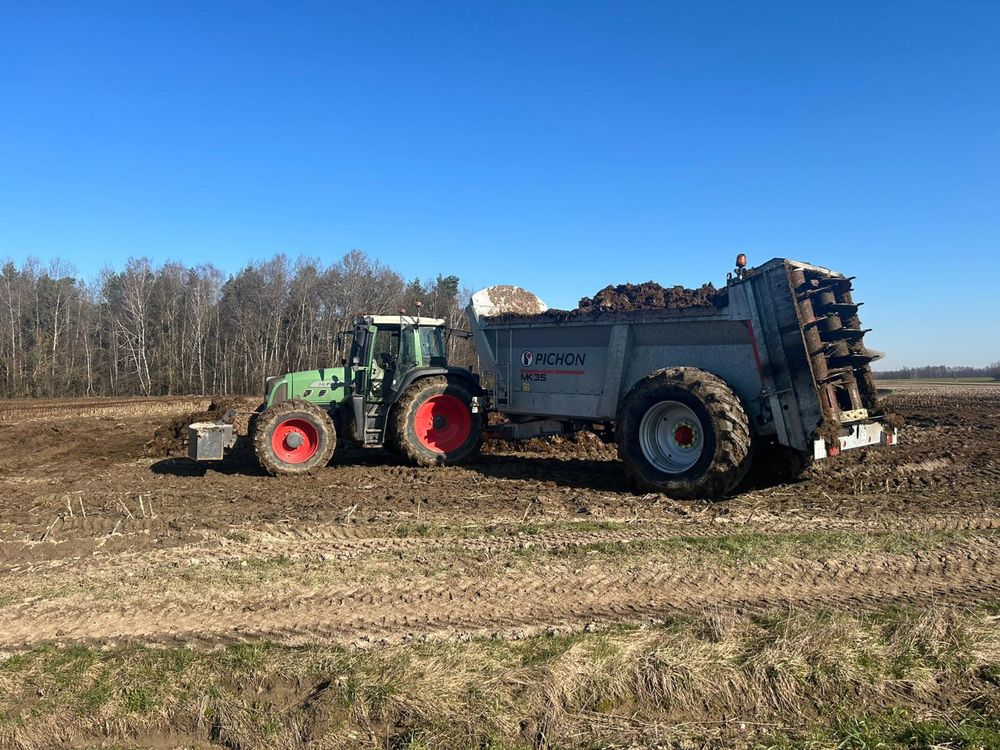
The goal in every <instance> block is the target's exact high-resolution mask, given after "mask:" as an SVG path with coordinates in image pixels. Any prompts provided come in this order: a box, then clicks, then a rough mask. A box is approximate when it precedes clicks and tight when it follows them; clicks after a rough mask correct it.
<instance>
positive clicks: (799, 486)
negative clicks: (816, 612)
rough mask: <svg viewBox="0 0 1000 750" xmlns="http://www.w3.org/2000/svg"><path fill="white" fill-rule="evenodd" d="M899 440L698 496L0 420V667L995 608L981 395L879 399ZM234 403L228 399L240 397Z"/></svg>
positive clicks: (564, 471) (603, 461)
mask: <svg viewBox="0 0 1000 750" xmlns="http://www.w3.org/2000/svg"><path fill="white" fill-rule="evenodd" d="M890 387H891V388H893V391H894V392H893V395H892V396H891V397H890V406H891V407H892V408H893V409H894V410H896V411H898V412H899V413H900V414H901V415H902V416H903V417H904V418H905V419H906V424H905V427H904V428H903V430H902V434H901V439H902V444H901V445H900V446H899V447H897V448H894V449H879V450H870V451H864V452H861V451H858V452H854V453H848V454H845V455H843V456H841V457H839V458H837V459H834V460H829V461H824V462H822V463H820V464H817V465H816V466H814V467H813V468H811V469H810V470H809V471H808V472H807V474H806V475H805V477H804V478H803V479H802V480H801V481H797V482H794V483H786V484H778V485H767V484H758V485H757V486H750V487H745V488H743V489H742V490H741V492H740V493H738V494H737V495H736V496H734V497H733V498H731V499H729V500H727V501H724V502H719V503H715V504H710V505H697V504H690V503H684V502H675V501H672V500H669V499H667V498H665V497H662V496H659V495H646V496H638V495H635V494H632V493H631V492H630V491H629V490H628V488H627V486H626V481H625V475H624V472H623V470H622V467H621V465H620V464H619V462H618V461H617V459H616V457H615V451H614V447H613V446H607V445H605V444H603V443H601V442H600V441H599V440H591V439H583V440H575V441H573V440H562V441H539V442H537V443H535V444H533V446H529V450H528V451H527V452H516V451H514V446H510V445H504V446H501V447H500V448H493V449H492V450H491V451H490V452H487V453H484V454H483V455H481V456H480V457H479V458H477V459H476V460H475V461H474V462H472V463H471V464H469V465H468V466H463V467H452V468H433V469H431V468H427V469H425V468H414V467H410V466H405V465H401V464H400V463H399V462H398V461H397V460H396V459H394V458H393V457H392V456H390V455H389V454H387V453H385V452H383V451H353V452H344V453H342V454H339V455H338V456H337V457H336V458H335V459H334V462H333V463H332V464H331V465H330V466H329V467H328V468H327V469H326V470H324V471H322V472H320V473H318V474H317V475H315V476H312V477H305V478H294V479H292V478H272V477H269V476H266V475H264V474H263V473H262V472H261V471H260V470H259V469H258V468H257V466H256V464H255V463H254V461H253V460H252V457H250V456H249V455H248V453H247V452H246V451H243V452H240V451H237V452H236V453H235V454H234V455H232V456H230V457H229V458H228V459H227V460H226V461H224V462H222V463H219V464H212V465H204V464H195V463H192V462H190V461H188V460H187V459H185V458H181V457H177V456H168V455H149V451H150V450H153V452H154V453H155V452H156V450H157V449H156V446H155V444H154V446H153V447H152V448H150V446H149V441H150V440H151V439H153V437H154V435H155V433H156V431H157V428H159V427H161V426H162V425H165V424H167V425H169V424H170V423H171V422H172V421H173V420H174V419H175V418H177V417H179V416H182V415H184V414H188V413H190V412H194V411H200V410H205V409H206V408H207V407H208V405H209V400H208V399H204V400H201V399H182V398H172V399H152V400H149V399H145V400H144V399H125V400H117V401H110V400H102V399H89V400H75V401H32V402H6V403H3V404H0V445H2V446H3V449H2V451H0V651H11V650H17V649H22V648H26V647H32V646H35V645H38V644H42V643H60V644H66V643H74V642H80V643H90V644H101V645H104V644H118V643H122V642H129V641H139V642H164V643H183V644H191V645H195V646H200V645H208V646H210V645H214V644H218V643H221V642H230V641H234V640H243V639H257V638H267V639H269V640H273V641H277V642H279V643H290V644H298V643H304V642H315V641H320V642H330V643H342V644H349V645H356V646H366V645H369V644H374V643H379V642H390V643H392V642H398V641H405V640H409V639H413V638H420V639H426V638H433V639H440V638H444V639H465V638H469V637H475V636H484V635H486V636H490V635H492V636H496V637H506V638H519V637H523V636H524V635H528V634H534V633H542V632H567V631H578V630H581V629H585V628H593V627H604V626H607V625H609V624H614V623H643V622H650V621H654V622H655V621H658V620H662V619H663V618H666V617H669V616H671V615H673V614H676V613H679V612H701V611H704V610H706V609H710V610H731V611H734V612H747V611H754V610H756V609H766V608H773V607H775V606H777V607H786V606H795V607H800V608H801V607H804V608H816V607H834V608H849V609H851V610H852V611H857V610H863V609H865V608H874V607H882V606H885V605H887V604H892V603H896V602H899V603H914V604H918V605H919V604H923V603H927V604H930V603H935V604H940V603H954V604H962V605H964V604H972V603H976V602H982V601H993V600H996V598H997V595H998V593H1000V555H998V553H1000V531H998V529H1000V508H998V488H1000V450H998V442H997V441H998V436H1000V432H998V429H1000V428H998V425H1000V386H992V385H947V386H939V385H903V384H893V385H891V386H890ZM245 403H246V404H249V402H245Z"/></svg>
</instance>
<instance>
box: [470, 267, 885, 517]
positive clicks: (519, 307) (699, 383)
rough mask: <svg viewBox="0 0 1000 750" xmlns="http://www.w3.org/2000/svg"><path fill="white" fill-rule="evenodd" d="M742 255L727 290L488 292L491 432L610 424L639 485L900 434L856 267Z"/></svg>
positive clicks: (486, 378)
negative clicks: (888, 410)
mask: <svg viewBox="0 0 1000 750" xmlns="http://www.w3.org/2000/svg"><path fill="white" fill-rule="evenodd" d="M741 260H743V259H742V258H741ZM744 265H745V261H744V263H742V264H740V263H738V266H739V267H738V268H737V269H736V271H735V273H733V274H730V277H729V279H728V282H727V284H726V286H725V287H724V288H722V289H718V290H717V289H715V288H714V287H712V286H711V285H705V286H703V287H702V288H701V289H697V290H685V289H683V287H674V288H663V287H659V286H658V285H655V284H646V285H638V286H634V285H623V286H620V287H608V288H607V289H604V290H602V291H601V292H599V293H598V294H597V295H595V296H594V297H593V298H585V299H583V300H581V305H580V307H578V308H577V309H576V310H571V311H565V310H551V309H549V308H548V307H547V306H546V305H545V304H544V303H543V302H542V301H541V300H539V299H538V298H537V297H536V296H534V295H533V294H531V293H530V292H527V291H526V290H523V289H519V288H518V287H512V286H498V287H489V288H487V289H484V290H482V291H480V292H477V293H476V294H475V295H473V297H472V300H471V302H470V304H469V306H468V308H467V310H466V313H467V315H468V318H469V322H470V326H471V331H472V337H473V341H474V343H475V347H476V350H477V353H478V355H479V358H480V363H481V366H482V386H483V389H484V391H485V398H486V404H487V407H488V408H489V409H492V410H495V411H498V412H501V413H502V414H504V415H505V416H506V417H507V418H508V420H509V422H508V423H507V424H504V425H501V426H499V427H498V428H495V430H494V432H495V433H498V434H499V436H501V437H504V438H506V439H524V438H530V437H536V436H540V435H551V434H559V433H563V432H571V431H574V430H576V429H580V428H581V427H584V426H590V425H594V424H595V423H600V424H602V425H604V426H606V427H607V428H608V429H609V431H610V430H611V429H613V431H614V439H615V442H616V443H617V445H618V452H619V455H620V456H621V458H622V460H623V462H624V464H625V469H626V472H627V473H628V475H629V477H630V479H631V481H632V482H633V484H634V486H635V487H636V488H637V489H639V490H641V491H655V492H665V493H667V494H670V495H672V496H674V497H682V498H713V497H718V496H720V495H724V494H726V493H728V492H730V491H731V490H732V489H733V488H734V487H735V486H736V485H737V484H738V483H739V482H740V480H741V479H742V478H743V477H744V475H745V474H746V472H747V471H748V470H749V468H750V465H751V463H752V462H753V461H754V460H759V461H764V460H770V461H775V460H776V461H779V462H781V463H784V464H786V465H787V466H788V467H791V468H792V469H793V470H801V469H802V468H804V467H805V466H807V465H808V463H809V462H811V461H813V460H819V459H823V458H826V457H827V456H833V455H836V454H838V453H839V452H841V451H844V450H852V449H856V448H861V447H866V446H873V445H891V444H894V443H895V442H896V441H897V433H896V431H895V429H893V428H891V427H889V426H888V424H887V415H886V414H885V412H884V410H882V408H881V406H880V404H879V401H878V396H877V391H876V388H875V385H874V382H873V379H872V375H871V369H870V367H869V365H870V363H871V362H872V361H874V360H875V359H877V358H879V357H880V356H881V354H880V353H879V352H876V351H873V350H870V349H868V348H866V347H865V345H864V337H865V334H866V333H867V329H863V328H862V327H861V322H860V319H859V317H858V309H859V307H860V304H861V303H856V302H855V301H854V300H853V297H852V285H851V279H850V278H848V277H846V276H844V275H843V274H841V273H838V272H835V271H832V270H830V269H827V268H822V267H820V266H815V265H811V264H808V263H802V262H800V261H793V260H789V259H783V258H776V259H774V260H771V261H768V262H767V263H765V264H763V265H761V266H759V267H757V268H752V269H747V268H745V267H744ZM765 457H766V458H765Z"/></svg>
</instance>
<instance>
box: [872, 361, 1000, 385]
mask: <svg viewBox="0 0 1000 750" xmlns="http://www.w3.org/2000/svg"><path fill="white" fill-rule="evenodd" d="M874 375H875V377H876V378H877V379H882V380H923V379H928V378H933V379H942V378H992V379H993V380H1000V360H998V361H996V362H994V363H993V364H991V365H987V366H986V367H953V366H951V365H925V366H923V367H902V368H900V369H898V370H879V371H878V372H875V373H874Z"/></svg>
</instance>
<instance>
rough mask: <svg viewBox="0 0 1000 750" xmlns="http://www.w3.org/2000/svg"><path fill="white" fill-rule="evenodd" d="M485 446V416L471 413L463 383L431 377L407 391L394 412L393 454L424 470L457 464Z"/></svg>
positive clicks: (390, 441) (390, 437)
mask: <svg viewBox="0 0 1000 750" xmlns="http://www.w3.org/2000/svg"><path fill="white" fill-rule="evenodd" d="M482 442H483V415H482V413H480V412H477V413H473V411H472V393H471V392H470V390H469V389H468V387H466V386H465V385H464V384H463V383H460V382H457V381H453V380H448V379H447V378H444V377H437V376H436V377H428V378H423V379H422V380H418V381H417V382H416V383H414V384H413V385H412V386H410V387H409V388H407V390H406V392H405V393H404V394H403V395H402V396H401V397H400V399H399V402H398V403H397V404H396V408H395V409H393V416H392V422H391V424H390V429H389V435H388V439H387V441H386V447H388V448H389V449H390V450H391V451H392V452H393V453H396V454H398V455H400V456H402V457H404V458H407V459H409V460H410V461H412V462H413V463H415V464H419V465H421V466H434V465H437V464H457V463H461V462H462V461H465V460H467V459H469V458H470V457H472V456H474V455H475V454H476V453H477V452H478V451H479V448H480V446H481V445H482Z"/></svg>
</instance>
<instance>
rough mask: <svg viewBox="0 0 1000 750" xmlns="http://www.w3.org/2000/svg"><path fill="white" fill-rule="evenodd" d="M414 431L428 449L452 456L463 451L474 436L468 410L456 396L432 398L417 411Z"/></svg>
mask: <svg viewBox="0 0 1000 750" xmlns="http://www.w3.org/2000/svg"><path fill="white" fill-rule="evenodd" d="M413 431H414V432H415V433H416V435H417V440H419V441H420V444H421V445H422V446H424V447H425V448H428V449H430V450H432V451H435V452H437V453H449V452H450V451H453V450H457V449H458V448H461V447H462V445H463V444H464V443H465V441H466V440H468V439H469V435H470V434H471V433H472V414H471V413H470V412H469V407H468V406H466V405H465V402H463V401H462V400H461V399H459V398H455V397H454V396H446V395H444V394H442V395H440V396H431V397H430V398H429V399H427V400H426V401H424V402H423V403H422V404H420V406H419V407H418V408H417V413H416V415H415V416H414V418H413Z"/></svg>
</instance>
